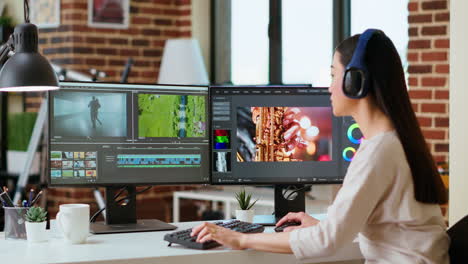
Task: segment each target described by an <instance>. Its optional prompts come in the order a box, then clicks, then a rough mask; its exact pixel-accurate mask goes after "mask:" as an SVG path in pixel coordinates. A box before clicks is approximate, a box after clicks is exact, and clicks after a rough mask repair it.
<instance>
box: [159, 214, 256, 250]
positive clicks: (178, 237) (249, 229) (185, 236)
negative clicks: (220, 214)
mask: <svg viewBox="0 0 468 264" xmlns="http://www.w3.org/2000/svg"><path fill="white" fill-rule="evenodd" d="M214 224H216V225H218V226H222V227H224V228H228V229H231V230H234V231H237V232H241V233H262V232H263V231H264V230H265V227H263V226H262V225H260V224H252V223H247V222H243V221H239V220H230V221H226V222H215V223H214ZM191 232H192V229H191V228H188V229H185V230H181V231H176V232H173V233H169V234H166V235H165V236H164V240H166V241H167V242H169V246H171V245H172V243H174V244H179V245H182V246H185V247H188V248H193V249H210V248H215V247H219V246H221V244H219V243H218V242H216V241H214V240H210V241H206V242H204V243H199V242H196V239H197V237H196V236H191V235H190V233H191Z"/></svg>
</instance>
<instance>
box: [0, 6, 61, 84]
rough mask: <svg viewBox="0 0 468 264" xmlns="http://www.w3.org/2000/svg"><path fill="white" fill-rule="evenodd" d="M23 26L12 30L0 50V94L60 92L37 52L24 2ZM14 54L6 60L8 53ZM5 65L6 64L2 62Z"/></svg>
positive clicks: (47, 64) (44, 60)
mask: <svg viewBox="0 0 468 264" xmlns="http://www.w3.org/2000/svg"><path fill="white" fill-rule="evenodd" d="M24 18H25V23H23V24H20V25H18V26H16V27H15V30H14V32H13V34H12V35H11V36H10V38H9V39H8V41H7V42H6V43H5V44H4V45H3V46H1V47H0V66H1V65H2V64H3V63H5V64H4V65H3V68H2V69H1V70H0V91H2V92H3V91H5V92H8V91H17V92H28V91H29V92H30V91H46V90H55V89H58V88H59V85H58V80H57V76H56V75H55V72H54V70H53V68H52V66H51V65H50V64H49V62H48V61H47V59H46V58H44V57H43V56H42V55H41V54H39V52H38V33H37V27H36V26H35V25H34V24H31V23H29V4H28V1H27V0H24ZM10 51H14V52H15V54H14V55H13V56H12V57H11V58H10V59H8V53H9V52H10ZM5 61H6V62H5Z"/></svg>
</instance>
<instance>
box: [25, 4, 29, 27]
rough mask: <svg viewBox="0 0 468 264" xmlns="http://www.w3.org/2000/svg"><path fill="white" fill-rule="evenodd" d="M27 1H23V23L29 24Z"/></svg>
mask: <svg viewBox="0 0 468 264" xmlns="http://www.w3.org/2000/svg"><path fill="white" fill-rule="evenodd" d="M28 2H29V1H28V0H24V22H25V23H29V3H28Z"/></svg>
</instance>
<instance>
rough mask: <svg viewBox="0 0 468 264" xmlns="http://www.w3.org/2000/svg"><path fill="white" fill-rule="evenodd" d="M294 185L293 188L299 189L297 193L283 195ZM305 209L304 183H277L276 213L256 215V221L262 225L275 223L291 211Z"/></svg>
mask: <svg viewBox="0 0 468 264" xmlns="http://www.w3.org/2000/svg"><path fill="white" fill-rule="evenodd" d="M288 187H289V188H291V187H293V189H292V190H298V191H297V192H296V194H294V195H291V196H289V197H287V196H288V194H289V193H286V197H285V196H284V195H283V191H284V190H285V189H287V188H288ZM304 211H305V190H304V185H275V214H274V215H256V216H255V217H254V223H256V224H262V225H275V224H276V222H278V220H280V219H281V218H282V217H283V216H285V215H286V214H288V213H289V212H304Z"/></svg>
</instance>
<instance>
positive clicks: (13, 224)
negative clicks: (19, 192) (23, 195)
mask: <svg viewBox="0 0 468 264" xmlns="http://www.w3.org/2000/svg"><path fill="white" fill-rule="evenodd" d="M3 209H5V230H4V231H5V239H26V226H25V222H26V212H27V211H28V209H29V208H28V207H3Z"/></svg>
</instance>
